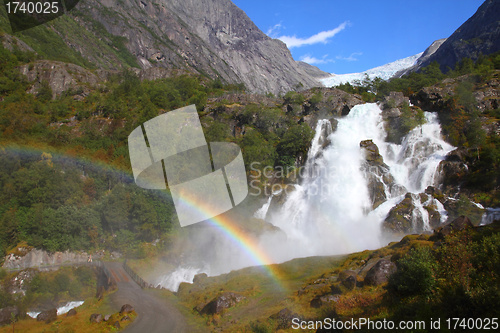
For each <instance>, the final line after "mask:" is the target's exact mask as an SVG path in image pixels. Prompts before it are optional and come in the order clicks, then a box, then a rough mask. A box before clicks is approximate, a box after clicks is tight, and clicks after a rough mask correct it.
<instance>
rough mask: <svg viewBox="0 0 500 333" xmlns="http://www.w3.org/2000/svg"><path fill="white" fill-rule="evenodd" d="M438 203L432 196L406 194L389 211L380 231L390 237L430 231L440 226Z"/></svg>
mask: <svg viewBox="0 0 500 333" xmlns="http://www.w3.org/2000/svg"><path fill="white" fill-rule="evenodd" d="M438 205H440V202H439V201H438V200H437V199H436V198H434V196H432V195H429V194H426V193H420V194H418V195H417V194H412V193H407V194H406V195H405V198H404V199H403V200H402V201H401V202H400V203H399V204H397V205H396V206H394V207H393V208H392V209H391V210H390V211H389V214H388V216H387V217H386V219H385V220H384V222H383V223H382V229H383V230H384V231H385V232H386V233H388V234H392V235H398V236H401V235H406V234H409V233H422V232H424V231H426V230H427V231H431V230H432V228H434V227H436V226H439V225H440V224H441V214H440V213H439V209H438Z"/></svg>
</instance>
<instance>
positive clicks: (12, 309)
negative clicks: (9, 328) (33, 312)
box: [0, 306, 21, 326]
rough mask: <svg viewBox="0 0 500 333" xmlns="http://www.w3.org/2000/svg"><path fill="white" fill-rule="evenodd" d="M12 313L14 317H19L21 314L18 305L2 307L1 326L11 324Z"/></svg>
mask: <svg viewBox="0 0 500 333" xmlns="http://www.w3.org/2000/svg"><path fill="white" fill-rule="evenodd" d="M12 315H14V318H18V317H19V316H20V315H21V312H20V311H19V308H18V307H17V306H8V307H6V308H3V309H0V326H3V325H9V324H10V323H11V321H12Z"/></svg>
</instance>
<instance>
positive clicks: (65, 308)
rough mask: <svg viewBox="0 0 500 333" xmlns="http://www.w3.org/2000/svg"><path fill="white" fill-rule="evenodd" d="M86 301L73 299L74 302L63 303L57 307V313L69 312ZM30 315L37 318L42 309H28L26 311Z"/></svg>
mask: <svg viewBox="0 0 500 333" xmlns="http://www.w3.org/2000/svg"><path fill="white" fill-rule="evenodd" d="M83 303H84V301H73V302H68V303H66V304H65V305H62V306H60V307H58V308H57V315H58V316H60V315H62V314H65V313H68V312H69V310H71V309H75V308H77V307H79V306H81V305H82V304H83ZM26 314H27V315H28V316H30V317H31V318H36V317H37V316H38V315H39V314H40V311H28V312H26Z"/></svg>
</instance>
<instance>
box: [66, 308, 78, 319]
mask: <svg viewBox="0 0 500 333" xmlns="http://www.w3.org/2000/svg"><path fill="white" fill-rule="evenodd" d="M73 316H76V310H75V309H71V310H69V311H68V313H66V317H73Z"/></svg>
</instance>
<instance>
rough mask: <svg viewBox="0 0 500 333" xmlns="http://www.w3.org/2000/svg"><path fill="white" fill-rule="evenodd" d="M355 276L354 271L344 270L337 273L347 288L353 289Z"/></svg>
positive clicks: (355, 280)
mask: <svg viewBox="0 0 500 333" xmlns="http://www.w3.org/2000/svg"><path fill="white" fill-rule="evenodd" d="M357 276H358V274H357V273H356V272H355V271H351V270H345V271H342V272H340V273H339V280H340V283H341V284H342V286H344V287H345V288H346V289H347V290H353V289H354V288H355V287H356V282H357Z"/></svg>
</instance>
